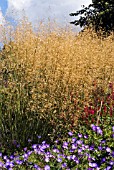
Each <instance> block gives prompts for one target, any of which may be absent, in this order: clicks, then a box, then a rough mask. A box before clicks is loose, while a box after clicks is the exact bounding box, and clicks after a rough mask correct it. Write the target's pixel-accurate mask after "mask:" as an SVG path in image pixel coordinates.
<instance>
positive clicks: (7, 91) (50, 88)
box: [0, 19, 114, 154]
mask: <svg viewBox="0 0 114 170" xmlns="http://www.w3.org/2000/svg"><path fill="white" fill-rule="evenodd" d="M50 26H51V27H50ZM49 28H51V29H49ZM38 30H39V31H38V32H35V31H34V28H33V27H32V25H31V23H29V22H28V21H27V20H26V19H24V20H22V21H21V22H20V23H19V24H18V25H17V26H16V27H15V28H13V27H9V26H8V28H6V27H5V29H4V34H3V43H4V48H3V49H2V51H0V132H1V134H0V143H1V150H2V151H3V152H4V154H5V153H8V152H9V153H10V152H11V153H13V152H14V151H15V150H17V149H18V150H21V149H22V148H23V147H25V146H27V145H28V146H29V143H28V140H29V139H30V140H32V141H33V142H34V143H36V142H42V141H43V140H46V141H47V142H49V143H51V144H52V143H53V141H54V139H56V138H57V136H58V135H61V136H62V138H65V134H66V132H68V131H71V130H72V131H73V130H74V129H75V127H77V126H78V125H79V124H80V123H81V122H83V121H82V120H81V119H82V116H84V115H85V114H86V112H85V111H84V108H85V107H86V106H87V107H92V108H90V109H91V111H90V112H91V113H92V114H93V113H94V116H95V118H94V120H95V122H94V124H96V122H97V120H98V118H97V116H98V115H96V114H97V111H98V110H99V107H100V108H101V109H103V107H104V106H105V105H104V103H103V102H104V100H105V97H104V98H103V100H102V98H101V96H102V95H101V94H100V95H101V96H100V97H99V91H97V90H94V86H93V82H97V85H98V87H100V88H101V89H102V91H103V95H105V96H107V87H108V84H109V82H114V57H113V56H114V41H113V34H112V35H110V36H109V37H108V38H106V39H99V38H98V37H97V36H96V34H95V33H94V31H92V30H90V29H87V30H85V31H84V32H83V33H80V34H79V35H76V33H74V32H72V30H70V29H64V28H63V29H60V28H59V27H57V26H55V27H54V26H53V25H46V26H45V25H43V24H40V25H39V27H38ZM47 30H48V31H47ZM94 92H95V95H96V97H94V96H95V95H94ZM110 95H112V93H111V92H110ZM97 97H98V98H99V99H97ZM95 99H96V100H98V101H97V102H96V101H95ZM90 102H92V106H90ZM101 102H102V103H103V104H102V103H101ZM106 102H109V104H107V105H106V109H107V110H108V111H107V112H111V113H112V118H113V100H112V99H111V100H109V101H108V99H107V101H106ZM96 105H97V106H96ZM101 106H103V107H101ZM94 107H95V108H94ZM97 107H98V108H97ZM87 109H88V108H87ZM95 109H97V110H95ZM109 110H110V111H109ZM107 114H108V113H107ZM103 119H104V118H103ZM84 121H86V119H85V120H84ZM111 121H112V119H111ZM90 122H91V118H90ZM90 122H89V120H88V124H89V125H90V124H91V123H90ZM98 122H99V121H98ZM37 135H38V136H40V135H42V138H37ZM17 146H18V148H17Z"/></svg>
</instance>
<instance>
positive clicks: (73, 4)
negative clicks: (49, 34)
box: [0, 0, 92, 24]
mask: <svg viewBox="0 0 114 170" xmlns="http://www.w3.org/2000/svg"><path fill="white" fill-rule="evenodd" d="M91 2H92V0H0V9H1V10H0V24H1V23H2V21H3V20H5V19H4V17H10V18H11V20H13V19H16V20H19V19H20V18H21V17H22V11H23V9H24V11H25V14H26V16H27V17H28V19H29V21H31V22H32V23H33V24H34V23H35V22H36V20H37V21H44V22H45V21H46V20H48V18H50V19H51V20H53V19H55V20H56V21H57V22H58V23H60V24H69V22H70V21H72V20H74V19H75V18H74V17H71V16H69V13H72V12H76V11H77V10H79V9H81V5H85V6H87V5H89V4H90V3H91Z"/></svg>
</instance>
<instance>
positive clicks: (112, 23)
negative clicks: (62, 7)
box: [70, 0, 114, 35]
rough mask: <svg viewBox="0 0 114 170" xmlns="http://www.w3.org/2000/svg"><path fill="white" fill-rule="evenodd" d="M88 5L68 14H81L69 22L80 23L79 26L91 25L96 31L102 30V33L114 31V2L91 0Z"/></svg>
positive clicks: (107, 33)
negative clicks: (77, 18)
mask: <svg viewBox="0 0 114 170" xmlns="http://www.w3.org/2000/svg"><path fill="white" fill-rule="evenodd" d="M92 2H93V3H92V4H90V5H89V6H88V7H85V6H83V9H81V10H79V11H77V12H76V13H71V14H70V16H78V15H81V16H80V18H79V20H75V21H73V22H71V24H75V25H80V26H81V27H85V26H87V27H88V26H92V27H93V28H94V29H95V31H96V32H97V33H99V32H100V31H103V34H104V35H109V34H110V32H111V31H114V2H113V0H112V1H109V0H100V1H98V0H93V1H92Z"/></svg>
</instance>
